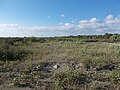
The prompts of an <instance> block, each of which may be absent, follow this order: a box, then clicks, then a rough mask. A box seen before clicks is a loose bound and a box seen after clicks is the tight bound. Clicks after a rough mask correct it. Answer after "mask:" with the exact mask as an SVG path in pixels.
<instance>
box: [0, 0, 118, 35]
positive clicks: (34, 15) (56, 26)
mask: <svg viewBox="0 0 120 90" xmlns="http://www.w3.org/2000/svg"><path fill="white" fill-rule="evenodd" d="M105 33H120V0H0V37H24V36H36V37H54V36H69V35H95V34H105Z"/></svg>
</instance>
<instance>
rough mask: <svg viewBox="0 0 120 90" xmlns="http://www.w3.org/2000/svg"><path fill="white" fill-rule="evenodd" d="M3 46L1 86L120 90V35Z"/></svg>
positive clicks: (19, 41)
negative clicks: (55, 66)
mask: <svg viewBox="0 0 120 90" xmlns="http://www.w3.org/2000/svg"><path fill="white" fill-rule="evenodd" d="M0 42H1V43H0V84H1V85H5V86H11V85H12V86H17V87H24V88H26V87H29V88H31V89H33V88H34V89H37V90H42V89H43V87H44V88H46V89H45V90H55V89H57V90H65V89H66V90H70V89H71V90H85V89H86V90H89V89H91V90H116V89H118V90H119V86H120V35H119V34H105V35H91V36H80V35H79V36H68V37H50V38H36V37H24V38H0ZM54 65H58V66H59V67H57V68H56V69H55V68H53V67H54Z"/></svg>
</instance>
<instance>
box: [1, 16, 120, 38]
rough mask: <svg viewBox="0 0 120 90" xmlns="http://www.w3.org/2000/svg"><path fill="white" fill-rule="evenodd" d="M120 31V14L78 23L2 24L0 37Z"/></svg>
mask: <svg viewBox="0 0 120 90" xmlns="http://www.w3.org/2000/svg"><path fill="white" fill-rule="evenodd" d="M104 33H120V16H117V17H113V15H108V16H106V17H105V19H103V20H100V19H97V18H95V17H93V18H91V19H90V20H80V21H79V22H78V23H69V22H67V23H65V24H59V25H58V26H31V27H28V26H22V25H18V24H0V37H20V36H22V37H24V36H38V37H47V36H48V37H49V36H66V35H83V34H85V35H86V34H87V35H89V34H104Z"/></svg>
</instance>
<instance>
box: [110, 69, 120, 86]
mask: <svg viewBox="0 0 120 90" xmlns="http://www.w3.org/2000/svg"><path fill="white" fill-rule="evenodd" d="M111 80H112V81H113V82H114V83H117V84H120V70H114V71H112V74H111Z"/></svg>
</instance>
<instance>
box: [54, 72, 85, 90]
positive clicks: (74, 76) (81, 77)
mask: <svg viewBox="0 0 120 90" xmlns="http://www.w3.org/2000/svg"><path fill="white" fill-rule="evenodd" d="M53 78H54V80H55V88H56V90H61V89H64V88H68V87H69V86H73V85H80V84H85V83H86V79H87V76H86V75H85V74H83V73H80V72H77V71H67V72H62V73H57V74H54V75H53Z"/></svg>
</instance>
